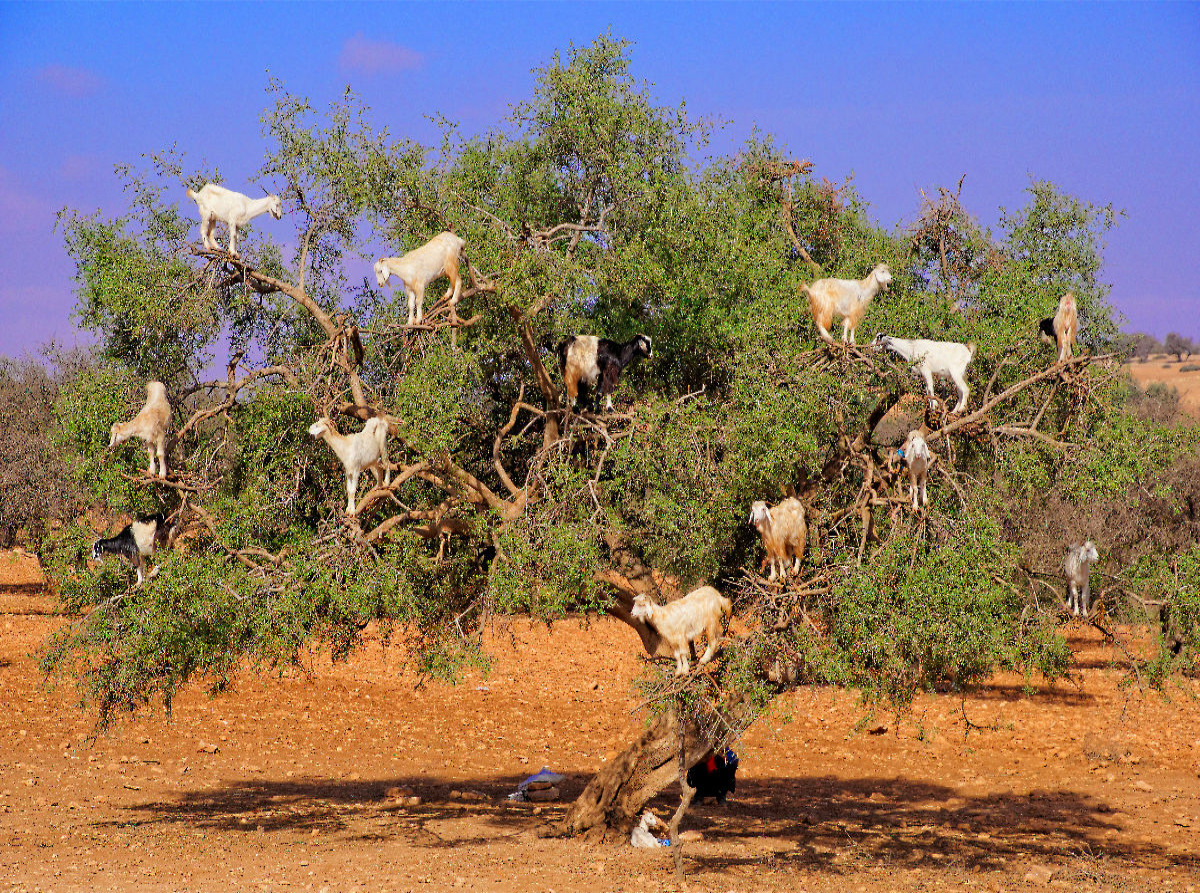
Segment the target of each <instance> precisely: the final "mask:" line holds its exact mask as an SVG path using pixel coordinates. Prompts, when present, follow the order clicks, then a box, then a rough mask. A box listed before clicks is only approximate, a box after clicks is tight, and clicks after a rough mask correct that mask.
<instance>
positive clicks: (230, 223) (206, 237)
mask: <svg viewBox="0 0 1200 893" xmlns="http://www.w3.org/2000/svg"><path fill="white" fill-rule="evenodd" d="M187 194H188V198H190V199H192V200H193V201H194V202H195V203H196V207H197V208H199V209H200V238H201V239H202V240H203V241H204V247H205V248H207V249H209V250H211V251H217V250H219V249H220V247H221V246H220V245H218V244H217V237H216V235H215V234H214V231H215V230H216V228H217V221H218V220H222V221H224V222H225V225H226V226H227V227H229V253H230V254H232V255H233V256H234V257H238V256H239V255H238V250H237V231H238V227H239V226H246V225H247V224H248V223H249V222H250V221H251V220H253V219H254V218H255V217H257V216H258V215H260V214H266V213H267V212H268V211H269V212H270V214H271V216H272V217H274V218H275V219H276V220H279V219H280V218H281V217H283V203H282V202H281V201H280V200H279V196H277V195H266V196H263V197H262V198H250V196H248V195H242V194H241V193H240V192H234V191H233V190H232V189H226V188H225V187H224V186H218V185H217V184H215V183H209V184H207V185H205V186H203V187H202V188H201V189H200V191H199V192H193V191H192V190H191V189H189V190H188V191H187Z"/></svg>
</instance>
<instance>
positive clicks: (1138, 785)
mask: <svg viewBox="0 0 1200 893" xmlns="http://www.w3.org/2000/svg"><path fill="white" fill-rule="evenodd" d="M1133 786H1134V787H1135V788H1137V789H1138V790H1139V791H1145V792H1146V793H1150V792H1151V791H1153V790H1154V788H1152V787H1150V785H1148V784H1146V782H1144V781H1135V782H1134V783H1133Z"/></svg>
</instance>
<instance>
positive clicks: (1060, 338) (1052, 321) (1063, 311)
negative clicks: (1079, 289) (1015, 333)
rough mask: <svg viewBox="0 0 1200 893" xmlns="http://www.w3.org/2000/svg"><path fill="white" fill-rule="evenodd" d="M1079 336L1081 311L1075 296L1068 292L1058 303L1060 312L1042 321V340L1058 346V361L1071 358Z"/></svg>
mask: <svg viewBox="0 0 1200 893" xmlns="http://www.w3.org/2000/svg"><path fill="white" fill-rule="evenodd" d="M1078 336H1079V310H1078V308H1077V307H1076V306H1075V295H1074V293H1073V292H1067V293H1066V294H1065V295H1063V296H1062V300H1060V301H1059V302H1058V312H1057V313H1055V314H1054V316H1052V317H1047V318H1046V319H1043V320H1042V324H1041V338H1042V340H1043V341H1045V342H1046V343H1047V344H1055V345H1057V346H1058V361H1059V362H1060V363H1061V362H1062V361H1063V360H1068V359H1070V358H1071V352H1072V348H1073V347H1074V346H1075V340H1076V338H1078Z"/></svg>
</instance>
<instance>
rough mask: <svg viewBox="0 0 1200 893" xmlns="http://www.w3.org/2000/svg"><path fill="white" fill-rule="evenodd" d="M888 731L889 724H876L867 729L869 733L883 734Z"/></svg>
mask: <svg viewBox="0 0 1200 893" xmlns="http://www.w3.org/2000/svg"><path fill="white" fill-rule="evenodd" d="M886 731H887V726H876V727H875V728H873V729H867V734H868V735H882V734H884V733H885V732H886Z"/></svg>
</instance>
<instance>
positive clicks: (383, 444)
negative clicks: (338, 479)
mask: <svg viewBox="0 0 1200 893" xmlns="http://www.w3.org/2000/svg"><path fill="white" fill-rule="evenodd" d="M308 433H309V434H311V435H312V436H313V437H320V438H321V439H323V440H324V441H325V442H326V443H327V444H329V446H330V448H331V449H332V450H333V451H334V452H335V453H336V454H337V457H338V458H339V459H341V460H342V465H343V466H344V467H345V469H346V514H348V515H353V514H354V497H355V494H356V493H357V492H358V476H359V475H360V474H362V472H363V471H366V470H367V469H370V470H371V473H372V474H374V475H375V482H376V483H377V484H383V485H384V486H387V485H388V484H390V483H391V482H392V463H391V461H390V460H389V459H388V452H387V436H388V424H387V422H385V421H384V420H383V419H379V418H375V419H367V424H366V425H364V426H363V429H362V430H361V431H359V432H358V433H357V434H339V433H338V430H337V428H336V427H335V426H334V424H333V422H332V421H331V420H330V419H329V418H323V419H318V420H317V421H316V422H314V423H313V425H312V426H311V427H310V428H309V429H308Z"/></svg>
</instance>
